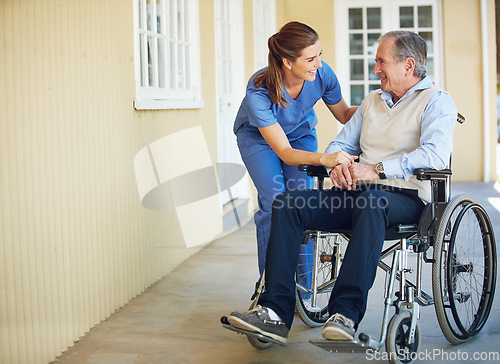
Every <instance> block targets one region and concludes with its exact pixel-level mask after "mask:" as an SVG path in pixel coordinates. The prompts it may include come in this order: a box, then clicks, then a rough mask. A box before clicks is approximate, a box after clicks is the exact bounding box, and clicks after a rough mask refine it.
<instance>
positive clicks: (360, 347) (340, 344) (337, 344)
mask: <svg viewBox="0 0 500 364" xmlns="http://www.w3.org/2000/svg"><path fill="white" fill-rule="evenodd" d="M309 342H310V343H311V344H313V345H316V346H317V347H320V348H321V349H324V350H326V351H329V352H331V353H365V352H366V351H367V350H372V351H378V346H375V345H370V344H369V343H363V342H361V341H358V340H356V339H354V340H352V341H350V340H309Z"/></svg>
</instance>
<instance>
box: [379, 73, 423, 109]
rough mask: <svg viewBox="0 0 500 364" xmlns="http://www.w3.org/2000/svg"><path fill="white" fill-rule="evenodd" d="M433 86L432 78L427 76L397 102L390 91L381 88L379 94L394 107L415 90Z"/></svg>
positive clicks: (388, 104)
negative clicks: (394, 101)
mask: <svg viewBox="0 0 500 364" xmlns="http://www.w3.org/2000/svg"><path fill="white" fill-rule="evenodd" d="M431 87H432V82H431V80H430V78H429V77H428V76H425V77H424V78H422V79H421V80H420V81H419V82H418V83H417V84H416V85H415V86H413V87H412V88H411V89H409V90H408V91H406V93H405V94H404V95H403V97H402V98H400V99H399V100H398V102H396V104H394V103H393V102H392V95H391V94H390V93H389V92H386V91H382V90H379V94H380V98H381V99H382V100H384V101H385V103H386V104H387V106H389V107H390V108H392V107H394V106H396V105H397V104H399V102H400V101H401V100H404V99H405V98H407V97H408V96H410V95H411V94H412V93H414V92H415V91H419V90H424V89H426V88H431Z"/></svg>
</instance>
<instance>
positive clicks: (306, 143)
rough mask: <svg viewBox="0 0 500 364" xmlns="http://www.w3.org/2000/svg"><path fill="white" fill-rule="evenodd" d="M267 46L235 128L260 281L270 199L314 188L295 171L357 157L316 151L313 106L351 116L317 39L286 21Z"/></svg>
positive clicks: (340, 117) (343, 120)
mask: <svg viewBox="0 0 500 364" xmlns="http://www.w3.org/2000/svg"><path fill="white" fill-rule="evenodd" d="M268 47H269V59H268V63H269V64H268V67H266V68H264V69H262V70H260V71H257V72H256V73H255V74H254V75H253V76H252V77H251V78H250V80H249V82H248V86H247V90H246V95H245V97H244V99H243V101H242V103H241V106H240V108H239V111H238V114H237V116H236V120H235V123H234V133H235V134H236V137H237V142H238V147H239V150H240V153H241V157H242V160H243V163H245V166H246V168H247V170H248V172H249V174H250V177H251V178H252V180H253V182H254V184H255V187H256V188H257V192H258V203H259V211H257V212H256V213H255V216H254V221H255V225H256V228H257V252H258V261H259V272H260V275H261V276H262V273H263V271H264V266H265V257H266V249H267V243H268V240H269V232H270V227H271V207H272V203H273V201H274V198H275V197H276V196H277V195H278V194H280V193H282V192H284V191H285V190H293V189H311V188H313V187H314V179H313V178H312V177H308V176H307V175H306V173H305V172H300V171H297V167H296V166H297V165H299V164H312V165H324V166H327V167H334V166H336V165H337V164H338V163H351V162H352V161H353V160H354V159H355V158H356V157H354V156H350V155H348V154H347V153H345V152H338V153H334V154H325V153H317V152H316V151H317V148H318V141H317V137H316V129H315V127H316V124H317V122H318V120H317V117H316V113H315V112H314V109H313V107H314V105H315V104H316V102H317V101H318V100H319V99H323V101H324V103H325V104H326V106H327V107H328V109H329V110H330V111H331V112H332V114H333V115H334V116H335V118H336V119H337V120H338V121H340V122H341V123H342V124H345V123H346V122H347V121H348V120H349V119H350V117H351V116H352V114H353V113H354V112H355V111H356V107H351V108H349V107H348V106H347V104H346V102H345V101H344V99H343V98H342V93H341V91H340V85H339V82H338V80H337V77H336V76H335V73H334V72H333V70H332V69H331V68H330V66H328V65H327V64H326V63H324V62H323V61H322V60H321V53H322V49H321V44H320V42H319V39H318V34H317V33H316V32H315V31H314V30H313V29H312V28H310V27H309V26H307V25H305V24H302V23H299V22H291V23H288V24H286V25H284V26H283V27H282V28H281V29H280V31H279V32H278V33H277V34H275V35H273V36H272V37H271V38H269V41H268Z"/></svg>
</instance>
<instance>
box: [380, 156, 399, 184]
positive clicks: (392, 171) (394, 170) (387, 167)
mask: <svg viewBox="0 0 500 364" xmlns="http://www.w3.org/2000/svg"><path fill="white" fill-rule="evenodd" d="M382 164H383V165H384V171H385V175H386V176H387V178H401V179H404V173H403V169H402V168H401V163H400V162H399V159H398V158H396V159H390V160H388V161H384V162H382Z"/></svg>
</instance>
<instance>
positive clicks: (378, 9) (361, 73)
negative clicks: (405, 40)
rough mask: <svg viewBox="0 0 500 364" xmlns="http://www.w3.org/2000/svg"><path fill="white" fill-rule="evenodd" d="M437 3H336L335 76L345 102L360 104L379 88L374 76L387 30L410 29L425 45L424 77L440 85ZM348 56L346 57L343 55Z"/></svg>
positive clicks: (396, 0) (419, 0) (390, 0)
mask: <svg viewBox="0 0 500 364" xmlns="http://www.w3.org/2000/svg"><path fill="white" fill-rule="evenodd" d="M439 4H440V3H439V0H371V1H366V0H337V1H336V2H335V5H336V9H335V15H336V21H337V24H339V27H338V29H336V34H337V44H338V45H339V50H338V51H337V54H338V55H339V56H338V59H337V76H338V77H339V80H340V82H341V84H342V91H343V94H344V97H345V99H346V100H347V102H348V103H350V104H351V105H359V104H360V103H361V101H362V100H363V98H364V97H365V96H366V95H367V94H368V93H369V92H370V91H373V90H376V89H378V88H380V80H379V78H378V76H376V75H374V74H373V72H372V71H373V67H374V66H375V54H376V52H377V47H378V38H379V37H380V36H381V35H382V34H384V33H386V32H388V31H390V30H397V29H402V30H410V31H413V32H416V33H419V34H420V35H421V36H422V38H424V39H425V40H426V42H427V75H428V76H429V77H430V78H431V80H432V81H433V82H434V83H436V84H437V85H440V84H442V79H441V77H442V76H441V75H442V72H441V68H442V56H441V53H440V50H441V49H442V47H440V46H437V45H439V44H441V43H440V36H441V32H440V29H439V21H438V19H440V18H439V17H438V11H439V10H440V7H439ZM346 54H347V55H348V57H346V56H345V55H346Z"/></svg>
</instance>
